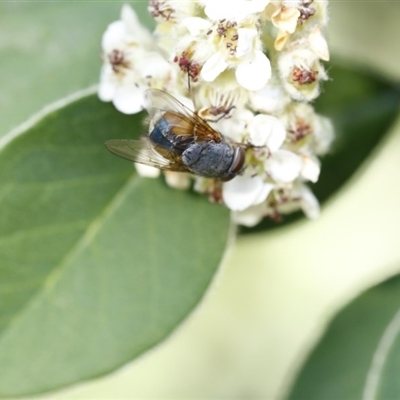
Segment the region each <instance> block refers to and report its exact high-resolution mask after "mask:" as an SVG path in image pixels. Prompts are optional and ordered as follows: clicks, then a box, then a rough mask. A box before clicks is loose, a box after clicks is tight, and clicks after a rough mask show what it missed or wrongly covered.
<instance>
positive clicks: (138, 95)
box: [113, 84, 144, 114]
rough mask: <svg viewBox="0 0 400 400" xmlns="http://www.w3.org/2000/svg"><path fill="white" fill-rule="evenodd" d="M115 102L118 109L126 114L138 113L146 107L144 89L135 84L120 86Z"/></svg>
mask: <svg viewBox="0 0 400 400" xmlns="http://www.w3.org/2000/svg"><path fill="white" fill-rule="evenodd" d="M113 103H114V105H115V108H116V109H117V110H118V111H121V112H122V113H124V114H136V113H138V112H139V111H141V110H142V109H143V108H144V91H143V90H141V89H139V88H138V87H136V85H135V84H127V85H124V86H121V87H119V88H118V90H117V92H116V94H115V96H114V99H113Z"/></svg>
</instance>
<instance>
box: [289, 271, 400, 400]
mask: <svg viewBox="0 0 400 400" xmlns="http://www.w3.org/2000/svg"><path fill="white" fill-rule="evenodd" d="M399 360H400V276H396V277H394V278H391V279H389V280H388V281H386V282H384V283H382V284H379V285H377V286H375V287H373V288H372V289H369V290H368V291H366V292H365V293H363V294H362V295H361V296H359V297H358V298H357V299H356V300H354V301H353V302H352V303H350V304H349V305H348V306H346V307H345V308H344V309H343V310H342V311H341V312H340V313H339V314H338V315H337V316H336V317H335V318H334V319H333V321H332V322H331V324H330V326H329V327H328V329H327V332H326V333H325V335H324V337H323V338H322V340H321V341H320V343H319V344H318V345H317V347H316V348H315V349H314V351H313V352H312V354H311V356H310V357H309V359H308V361H307V362H306V364H305V366H304V367H303V369H302V370H301V372H300V374H299V376H298V378H297V380H296V382H295V384H294V386H293V388H292V391H291V394H290V395H289V397H288V398H289V400H321V399H323V400H338V399H343V400H347V399H352V400H353V399H354V400H357V399H359V400H388V399H399V398H400V379H399V369H400V365H399Z"/></svg>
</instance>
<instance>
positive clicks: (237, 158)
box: [229, 147, 246, 175]
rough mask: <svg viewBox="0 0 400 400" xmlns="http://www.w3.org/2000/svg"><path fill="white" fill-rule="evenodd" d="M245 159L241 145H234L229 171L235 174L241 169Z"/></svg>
mask: <svg viewBox="0 0 400 400" xmlns="http://www.w3.org/2000/svg"><path fill="white" fill-rule="evenodd" d="M245 159H246V153H245V151H244V149H243V147H236V149H235V154H234V155H233V161H232V164H231V166H230V167H229V171H230V172H231V173H232V174H235V175H237V174H238V173H239V172H240V171H241V170H242V168H243V165H244V161H245Z"/></svg>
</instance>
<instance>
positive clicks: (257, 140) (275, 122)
mask: <svg viewBox="0 0 400 400" xmlns="http://www.w3.org/2000/svg"><path fill="white" fill-rule="evenodd" d="M248 131H249V134H250V142H251V144H252V145H254V146H258V147H261V146H267V148H268V150H269V151H270V152H274V151H276V150H278V149H279V148H280V147H281V146H282V144H283V142H284V140H285V138H286V128H285V126H284V125H283V123H282V122H281V121H280V120H279V119H278V118H276V117H273V116H272V115H265V114H258V115H256V116H255V117H254V118H253V119H252V120H251V122H250V123H249V126H248Z"/></svg>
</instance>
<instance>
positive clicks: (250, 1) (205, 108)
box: [99, 0, 333, 226]
mask: <svg viewBox="0 0 400 400" xmlns="http://www.w3.org/2000/svg"><path fill="white" fill-rule="evenodd" d="M148 9H149V12H150V14H151V15H152V17H153V18H154V19H155V21H156V23H157V26H156V29H155V31H154V32H153V33H152V34H151V33H150V32H149V31H147V30H146V29H145V28H144V27H143V26H141V24H140V23H139V21H138V18H137V16H136V14H135V12H134V11H133V9H132V8H130V7H129V6H128V5H124V6H123V8H122V13H121V20H119V21H116V22H114V23H112V24H111V25H110V26H109V27H108V29H107V30H106V32H105V33H104V36H103V41H102V46H103V53H104V65H103V68H102V73H101V81H100V86H99V96H100V99H102V100H104V101H112V102H113V103H114V105H115V107H116V108H117V109H118V110H119V111H121V112H123V113H127V114H130V113H136V112H138V111H140V110H142V109H143V107H144V98H143V96H144V91H145V89H147V88H149V87H150V88H158V89H163V90H165V91H166V92H168V93H170V94H172V95H173V96H175V97H177V98H178V99H179V100H180V101H181V102H183V103H185V104H189V105H190V104H191V105H192V107H194V105H195V109H196V112H197V113H198V114H199V115H200V116H201V117H203V118H204V119H206V120H207V121H211V120H216V119H218V118H216V116H219V115H224V113H225V117H223V118H219V120H218V121H217V122H209V123H210V125H211V126H212V127H213V128H214V129H216V130H217V131H218V132H220V133H221V134H222V135H224V136H225V137H226V138H229V139H231V140H233V141H235V142H238V143H243V144H246V145H247V150H246V162H245V169H244V171H243V173H241V174H240V175H238V176H236V177H235V178H233V179H232V180H230V181H228V182H221V181H219V180H215V179H210V178H203V177H198V176H189V175H188V174H185V173H176V172H166V173H165V175H166V180H167V182H168V183H169V184H170V185H171V186H174V187H177V188H188V187H190V185H191V180H192V179H194V180H195V184H194V188H195V190H197V191H199V192H202V193H206V194H208V195H209V197H210V199H211V200H212V201H216V202H223V203H224V204H225V205H226V206H227V207H229V208H230V209H231V210H232V211H233V216H234V219H235V221H236V222H237V223H239V224H243V225H246V226H253V225H255V224H257V223H258V222H259V221H260V220H261V219H262V218H264V217H266V216H269V217H271V218H274V219H277V218H280V216H281V215H282V214H284V213H288V212H291V211H293V210H296V209H302V210H303V211H304V213H305V214H306V215H307V216H308V217H310V218H315V217H316V216H318V213H319V204H318V201H317V199H316V198H315V196H314V195H313V193H312V192H311V190H310V189H309V187H308V186H307V185H306V182H316V181H317V180H318V177H319V173H320V162H319V159H318V156H320V155H323V154H324V153H326V152H327V151H328V149H329V146H330V143H331V141H332V139H333V129H332V125H331V123H330V121H329V120H327V119H326V118H324V117H322V116H320V115H318V114H316V113H315V111H314V109H313V107H312V106H311V105H310V104H309V102H310V101H312V100H314V99H315V98H316V97H317V96H318V95H319V92H320V81H322V80H326V79H327V75H326V72H325V70H324V67H323V65H322V64H321V60H328V59H329V52H328V46H327V43H326V40H325V38H324V36H323V34H322V31H323V29H324V27H325V25H326V23H327V1H326V0H290V1H285V0H230V1H229V2H227V1H222V0H199V1H191V0H187V1H182V0H180V1H174V0H150V1H149V6H148ZM138 170H139V173H142V174H144V175H147V176H154V175H155V174H154V171H151V170H149V169H148V168H144V167H143V166H142V167H139V169H138Z"/></svg>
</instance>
